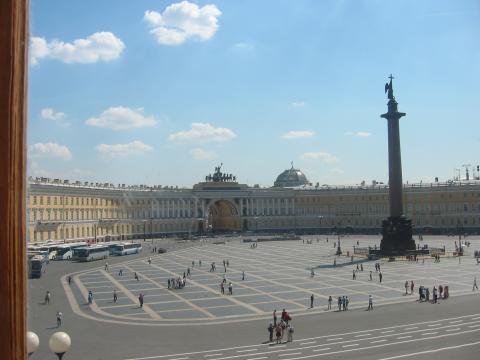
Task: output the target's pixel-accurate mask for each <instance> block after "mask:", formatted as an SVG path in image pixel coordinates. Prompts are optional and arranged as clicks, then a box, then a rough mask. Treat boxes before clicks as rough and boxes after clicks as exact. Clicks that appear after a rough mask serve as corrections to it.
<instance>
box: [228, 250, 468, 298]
mask: <svg viewBox="0 0 480 360" xmlns="http://www.w3.org/2000/svg"><path fill="white" fill-rule="evenodd" d="M309 246H310V245H309ZM270 247H272V245H270ZM315 247H316V246H314V248H315ZM224 249H226V248H224ZM258 249H259V248H257V249H255V250H254V251H252V253H254V252H257V251H258ZM262 250H263V247H262ZM288 250H289V251H291V250H292V249H288ZM270 253H271V249H269V253H268V256H269V257H271V255H270ZM284 253H285V251H283V252H282V254H281V255H282V256H285V255H284ZM222 255H223V256H224V257H228V256H236V255H232V254H230V253H226V254H225V253H222ZM262 255H264V254H263V253H262ZM253 258H255V256H253ZM263 258H265V256H264V257H263ZM251 259H252V256H251V257H250V260H251ZM288 259H289V260H290V261H289V262H290V263H291V262H292V260H293V259H292V258H291V257H290V258H288ZM257 261H258V262H261V263H264V260H261V259H259V260H257ZM452 261H454V260H452ZM279 264H281V265H279ZM367 264H370V263H367ZM385 264H388V267H385ZM385 264H384V267H383V269H382V273H383V274H384V279H385V277H387V278H391V277H393V278H395V279H396V278H397V277H399V276H398V274H399V273H402V274H403V270H405V269H406V270H411V269H412V266H417V267H416V268H415V269H414V270H422V275H423V274H425V273H426V272H425V268H424V267H423V266H422V265H419V264H415V263H411V262H405V261H402V262H397V263H394V265H393V264H392V263H385ZM270 265H279V266H283V267H285V265H284V261H282V260H281V259H280V260H279V261H272V262H270ZM392 265H393V267H392ZM431 265H433V266H434V267H432V269H431V270H432V272H433V276H432V277H428V278H426V279H425V278H424V277H423V278H422V279H418V278H416V276H418V275H416V274H415V275H414V276H412V275H411V274H410V275H409V277H410V278H409V280H415V281H416V283H417V284H419V282H420V283H423V281H425V283H426V282H427V280H431V282H432V283H437V284H438V283H444V284H448V283H451V281H449V280H447V279H444V278H442V277H440V278H439V277H438V275H439V271H438V265H439V264H433V263H432V264H431ZM352 267H353V265H352ZM290 268H291V267H290ZM337 269H338V270H337V271H340V273H339V274H338V275H332V274H326V273H325V272H322V273H321V276H327V277H328V276H329V277H330V278H332V277H333V278H334V279H336V280H343V281H345V280H347V281H350V282H352V283H355V284H358V283H359V282H362V283H363V284H368V285H373V286H378V288H379V290H385V289H390V290H393V291H396V292H401V291H402V289H401V288H400V287H399V288H393V287H389V286H387V285H386V283H391V281H385V280H384V282H382V283H381V284H380V283H377V282H372V281H365V280H361V279H359V278H357V280H352V279H351V273H350V272H349V271H350V270H346V272H341V271H342V270H343V269H341V268H337ZM292 270H298V268H293V269H292ZM454 270H455V271H456V272H458V271H459V269H458V267H456V268H454ZM364 273H365V275H364V276H365V277H366V276H367V275H368V271H365V272H364ZM440 273H443V274H445V271H444V269H443V268H442V269H441V271H440ZM357 274H358V273H357ZM345 275H346V276H345ZM357 276H362V273H361V272H360V274H358V275H357ZM375 276H378V274H377V273H376V274H375ZM472 276H473V275H472ZM462 278H465V274H464V273H463V276H462ZM402 279H403V277H402ZM455 284H456V285H458V284H462V285H464V286H465V289H467V288H468V287H469V286H471V284H468V283H462V282H460V281H458V280H457V281H455ZM402 285H403V281H402ZM347 289H348V288H347ZM452 290H453V291H451V294H454V293H455V291H456V290H454V289H452ZM350 291H351V292H355V291H352V290H350ZM373 291H375V290H373ZM360 293H363V294H364V293H365V292H360ZM377 296H379V295H378V294H377ZM377 300H378V298H377Z"/></svg>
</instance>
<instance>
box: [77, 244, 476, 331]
mask: <svg viewBox="0 0 480 360" xmlns="http://www.w3.org/2000/svg"><path fill="white" fill-rule="evenodd" d="M293 245H295V244H293ZM293 245H292V244H290V247H291V246H293ZM271 246H273V245H271ZM276 246H280V247H281V246H283V247H285V248H288V246H286V244H278V245H276ZM312 248H318V249H319V250H320V251H322V249H321V246H313V247H310V246H309V248H308V249H306V251H307V250H308V251H309V252H310V250H311V249H312ZM213 250H215V251H213ZM260 250H263V251H260ZM193 251H194V252H193ZM232 253H233V254H232ZM285 253H288V249H287V250H285V251H282V256H284V254H285ZM269 255H271V254H270V253H269V251H268V248H266V247H264V246H262V247H260V248H257V249H254V250H252V249H247V248H246V246H245V244H236V243H231V244H228V245H225V246H218V245H215V246H212V245H208V246H205V247H197V248H194V249H192V248H190V249H182V250H178V251H174V252H170V253H168V254H165V255H159V256H154V257H152V258H153V262H154V265H156V264H157V263H159V262H163V263H164V264H163V266H162V268H163V269H164V270H168V271H167V274H178V272H179V271H180V273H181V272H183V270H184V269H185V268H186V267H187V266H190V264H191V260H192V257H193V258H197V259H198V258H201V259H202V260H204V259H205V257H207V258H208V259H213V260H216V261H218V259H219V258H222V257H223V258H233V259H236V260H235V261H234V262H233V263H234V264H235V265H237V264H239V263H241V264H242V265H245V270H246V273H247V280H246V281H245V283H240V282H239V283H238V284H239V287H240V288H244V289H246V290H251V291H252V293H247V294H240V295H238V294H237V295H235V298H237V300H239V301H241V302H242V303H244V304H248V305H250V306H254V307H255V308H257V307H256V306H255V305H261V304H268V303H273V304H275V300H277V301H282V302H285V303H288V302H290V303H291V302H292V301H293V302H294V303H296V305H297V306H298V307H299V309H302V308H303V309H306V306H305V305H304V303H305V302H308V301H306V298H304V297H301V298H296V297H295V295H294V294H295V293H296V292H298V293H299V295H300V294H302V293H308V295H310V294H311V293H312V292H313V293H315V294H317V298H318V294H319V293H320V294H322V293H325V292H327V294H328V293H331V292H332V291H329V290H328V288H330V287H332V284H331V281H329V282H325V281H319V279H318V278H315V279H310V278H308V277H307V276H306V272H305V270H304V269H303V268H302V266H301V265H300V266H299V267H293V266H288V267H287V268H285V267H286V264H283V261H282V260H280V261H274V264H273V265H272V266H271V267H270V266H269V269H267V270H265V271H267V273H269V274H272V277H274V278H276V279H277V280H275V279H269V278H268V277H266V275H265V272H264V270H263V269H262V270H257V269H258V268H262V266H263V265H264V259H266V258H268V257H269ZM314 256H315V254H314ZM187 259H188V261H187ZM239 259H240V261H241V262H240V261H238V260H239ZM302 261H303V259H301V258H300V259H298V258H297V257H290V263H300V264H301V263H302ZM277 262H280V264H277ZM124 264H125V265H127V266H128V264H131V266H133V267H135V269H137V270H138V271H141V272H142V273H143V275H144V276H147V277H148V278H149V279H150V280H153V281H154V283H152V282H149V283H150V286H149V285H146V284H141V285H140V286H143V287H141V288H136V287H135V289H134V290H132V289H131V288H132V287H134V286H135V284H136V282H133V280H132V281H131V282H129V283H127V284H125V283H123V285H124V286H125V287H127V288H129V287H130V289H129V290H130V291H134V292H137V291H143V290H145V289H151V290H152V294H151V296H152V297H160V299H159V300H165V299H162V296H163V295H162V294H155V291H156V290H158V291H164V287H163V286H161V283H160V282H159V280H158V279H159V278H160V279H165V280H166V279H167V278H168V276H157V275H158V274H157V273H156V272H155V271H154V270H152V266H151V265H148V263H147V261H146V258H144V259H134V260H128V261H126V262H123V263H118V264H115V265H112V266H111V268H112V270H113V268H121V267H124V266H125V265H124ZM185 264H187V265H185ZM259 264H260V266H259ZM396 264H398V265H396ZM396 264H389V266H392V270H391V271H392V275H391V276H392V277H393V276H394V275H395V272H400V271H403V269H401V270H398V269H397V268H394V267H395V266H397V267H398V266H400V267H404V266H405V265H404V263H403V262H402V263H400V262H398V263H396ZM250 267H251V268H253V270H250ZM130 268H131V267H130ZM153 268H154V269H155V267H153ZM207 268H208V266H207V267H203V268H201V267H195V270H194V271H195V273H194V275H193V276H194V277H196V276H197V274H198V272H197V271H198V270H199V269H200V273H201V274H202V275H204V276H205V277H198V281H196V279H195V280H194V281H195V283H196V284H197V285H198V284H201V285H203V286H204V288H203V289H201V287H199V288H200V289H201V290H205V291H204V293H206V294H208V293H209V294H212V295H213V297H212V296H208V297H203V296H204V295H203V294H202V292H201V291H200V292H198V294H199V296H201V299H202V300H208V299H210V300H212V299H213V300H214V299H218V298H230V297H219V294H218V291H217V290H215V289H217V284H218V282H217V281H218V277H219V275H218V274H215V273H207V271H206V269H207ZM384 269H386V268H384ZM407 270H408V267H407ZM228 271H229V273H230V274H231V273H234V274H240V270H237V266H233V265H232V264H231V266H230V267H229V268H228ZM95 272H97V273H98V269H93V270H89V271H85V272H82V273H83V275H82V276H84V277H85V278H86V279H88V280H89V282H87V283H88V286H90V285H91V284H103V283H105V281H103V280H102V279H104V277H103V278H102V276H101V274H98V275H97V274H95ZM329 272H330V274H329V276H330V278H328V277H327V276H325V277H327V278H328V279H329V280H332V281H335V284H334V285H333V287H334V288H336V289H335V292H339V291H338V289H341V291H342V292H343V293H346V294H349V295H351V294H355V293H356V294H357V295H361V296H362V297H365V301H350V308H351V309H355V308H363V307H364V306H366V299H367V296H368V293H373V294H374V299H375V300H374V301H375V304H376V305H383V304H387V303H398V302H404V301H411V300H413V297H405V296H404V295H403V292H401V290H399V289H396V288H391V287H387V286H386V285H385V284H384V283H382V284H379V283H372V282H363V281H358V280H355V281H354V280H352V279H351V278H350V275H349V274H348V273H349V271H348V270H347V271H341V269H335V272H336V273H335V274H331V272H332V271H331V270H329ZM440 272H441V271H440ZM159 273H160V274H162V273H164V272H162V271H159ZM212 274H214V275H212ZM260 274H261V275H260ZM281 274H287V275H286V277H285V280H290V281H292V280H293V281H294V284H295V285H292V284H286V282H287V281H286V282H285V283H284V282H280V281H278V279H279V276H281ZM292 274H294V275H295V274H298V276H294V275H292ZM262 275H263V276H262ZM323 275H324V274H323V272H322V276H323ZM397 276H398V275H397ZM401 276H402V279H403V275H401ZM210 277H214V278H215V279H216V280H210ZM408 277H409V278H411V277H412V276H410V275H408ZM252 278H253V279H254V281H253V283H249V282H250V281H251V279H252ZM99 280H100V281H99ZM280 280H281V278H280ZM118 281H121V280H120V279H119V280H118ZM209 281H210V282H212V284H214V285H211V284H210V283H209ZM213 281H215V282H213ZM272 281H273V282H272ZM327 281H328V280H327ZM127 282H128V281H127ZM190 282H191V281H190ZM205 282H207V284H205ZM345 283H347V284H348V285H344V284H345ZM401 283H402V284H403V281H401ZM416 283H417V284H418V282H417V281H416ZM152 284H153V285H155V286H157V287H158V288H156V287H152V286H151V285H152ZM159 284H160V286H159ZM257 284H258V287H256V285H257ZM263 284H267V287H265V286H263ZM268 284H269V285H271V286H270V287H271V288H273V289H275V288H278V291H266V289H269V288H270V287H268ZM342 285H343V286H342ZM364 285H365V286H366V288H365V289H358V290H356V289H353V288H351V287H361V286H364ZM100 286H102V288H103V287H106V288H110V287H111V286H109V285H105V286H103V285H100ZM145 286H147V288H146V287H145ZM212 286H213V287H214V288H212ZM235 286H237V285H235ZM319 286H320V288H319ZM372 286H375V289H373V290H372V289H371V287H372ZM112 287H113V285H112ZM195 287H196V286H195ZM311 287H314V290H312V289H311ZM315 287H316V288H315ZM466 288H468V289H469V290H471V288H470V286H467V287H466ZM264 289H265V290H264ZM376 291H383V292H385V291H395V293H401V294H402V296H398V297H395V296H393V297H392V296H390V295H389V296H387V297H382V295H380V294H376V293H375V292H376ZM100 293H109V291H97V290H96V291H95V294H100ZM196 293H197V292H195V291H191V292H190V291H182V292H179V295H180V296H181V297H182V298H184V299H186V300H189V301H190V300H193V299H194V298H193V297H192V295H195V294H196ZM282 293H283V295H284V296H283V297H282ZM286 293H288V296H286ZM451 293H452V294H455V295H458V294H459V293H458V292H457V291H455V292H452V290H451ZM462 293H463V294H467V293H471V291H466V290H465V291H464V292H462ZM392 294H393V293H392ZM255 296H265V297H266V296H268V299H270V298H272V301H258V300H260V299H255V300H254V297H255ZM272 296H273V297H272ZM325 297H326V296H325V295H324V297H323V298H325ZM96 298H97V300H101V299H102V298H100V297H96ZM149 299H150V298H149ZM353 299H354V297H352V300H353ZM193 301H194V300H193ZM297 301H300V303H299V302H297ZM161 303H168V301H158V302H152V301H149V302H148V304H152V305H153V304H155V305H156V304H161ZM97 305H98V304H97ZM299 305H300V306H299ZM334 305H335V304H334ZM357 305H358V306H357ZM114 307H115V306H113V307H108V306H107V307H102V309H103V310H108V309H109V308H110V309H113V308H114ZM116 307H118V308H121V307H124V308H127V307H128V305H123V304H119V305H117V306H116ZM202 307H203V308H205V309H207V311H208V312H210V311H209V310H208V309H210V308H211V309H215V306H209V304H207V303H204V306H202ZM221 307H225V306H217V308H219V309H220V308H221ZM257 309H258V308H257ZM179 310H185V309H179ZM264 310H265V307H264V306H263V307H262V309H258V311H259V312H258V313H255V314H253V315H248V314H239V315H234V316H237V317H244V319H241V321H247V320H248V319H254V318H255V319H260V318H262V319H263V318H265V319H268V318H269V317H266V316H265V315H266V314H270V312H269V311H264ZM292 310H293V309H292ZM155 311H156V310H155ZM171 311H173V310H171ZM323 311H325V310H322V309H321V307H320V306H317V307H316V308H315V309H309V311H308V312H301V311H300V312H299V313H295V316H298V315H304V314H312V313H318V312H323ZM222 313H223V314H222ZM104 314H105V313H104ZM218 314H219V315H218V317H216V318H215V319H212V320H211V321H212V323H221V322H218V321H217V319H223V320H226V319H227V318H228V317H230V315H228V314H226V313H225V311H222V312H220V313H218ZM107 315H111V316H114V317H117V319H118V318H121V317H122V316H125V317H126V318H128V319H129V320H131V318H132V314H130V313H129V314H122V315H115V314H110V313H108V314H107ZM163 320H164V319H162V320H161V321H163ZM165 320H168V322H169V323H172V322H174V320H173V319H165ZM236 320H237V319H235V321H236ZM179 321H185V320H181V319H179ZM220 321H221V320H220Z"/></svg>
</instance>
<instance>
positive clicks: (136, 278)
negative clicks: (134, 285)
mask: <svg viewBox="0 0 480 360" xmlns="http://www.w3.org/2000/svg"><path fill="white" fill-rule="evenodd" d="M133 277H134V278H135V280H137V281H140V279H139V278H138V275H137V272H136V271H135V273H134V274H133Z"/></svg>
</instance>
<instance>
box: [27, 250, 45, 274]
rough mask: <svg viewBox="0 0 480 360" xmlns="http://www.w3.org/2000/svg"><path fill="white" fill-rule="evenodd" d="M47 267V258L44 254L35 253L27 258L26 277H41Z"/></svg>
mask: <svg viewBox="0 0 480 360" xmlns="http://www.w3.org/2000/svg"><path fill="white" fill-rule="evenodd" d="M46 268H47V259H46V258H45V257H44V256H40V255H35V256H33V257H31V258H30V259H29V260H28V277H29V278H31V279H32V278H37V279H39V278H41V277H42V275H43V273H44V272H45V270H46Z"/></svg>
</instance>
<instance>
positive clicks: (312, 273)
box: [310, 268, 315, 277]
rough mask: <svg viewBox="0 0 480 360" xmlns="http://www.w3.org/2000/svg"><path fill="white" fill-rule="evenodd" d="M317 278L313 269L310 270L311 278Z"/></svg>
mask: <svg viewBox="0 0 480 360" xmlns="http://www.w3.org/2000/svg"><path fill="white" fill-rule="evenodd" d="M314 276H315V271H313V268H312V269H310V277H314Z"/></svg>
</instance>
